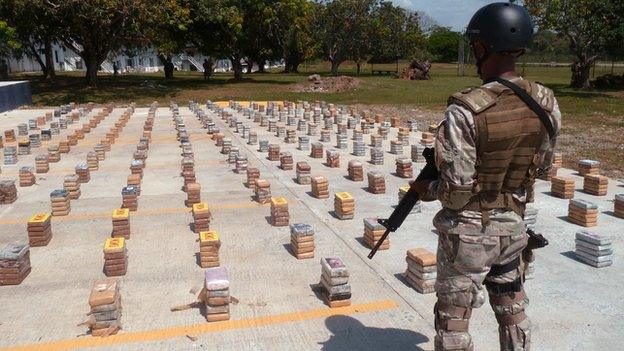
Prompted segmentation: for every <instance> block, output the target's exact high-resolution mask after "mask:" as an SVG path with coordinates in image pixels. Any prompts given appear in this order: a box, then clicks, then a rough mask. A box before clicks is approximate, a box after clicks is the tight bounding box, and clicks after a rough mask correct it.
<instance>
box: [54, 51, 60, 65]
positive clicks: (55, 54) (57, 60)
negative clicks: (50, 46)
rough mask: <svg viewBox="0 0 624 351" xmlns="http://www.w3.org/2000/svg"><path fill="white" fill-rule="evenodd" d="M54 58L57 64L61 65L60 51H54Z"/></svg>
mask: <svg viewBox="0 0 624 351" xmlns="http://www.w3.org/2000/svg"><path fill="white" fill-rule="evenodd" d="M54 58H56V63H59V59H58V51H56V50H54Z"/></svg>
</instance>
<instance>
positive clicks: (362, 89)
mask: <svg viewBox="0 0 624 351" xmlns="http://www.w3.org/2000/svg"><path fill="white" fill-rule="evenodd" d="M402 66H404V65H402ZM300 68H301V69H300V70H301V73H300V74H283V73H280V72H271V73H266V74H256V73H254V74H249V75H245V79H244V80H243V81H239V82H237V81H233V80H232V75H231V74H215V75H214V76H213V77H212V78H211V79H210V80H208V81H205V80H204V79H203V75H202V73H200V72H175V78H174V79H173V80H171V81H167V80H165V79H164V77H163V74H162V72H161V73H153V74H135V75H122V76H118V77H113V76H111V75H105V74H102V75H101V76H100V77H99V81H98V86H97V88H90V87H86V86H85V84H84V80H83V77H82V73H80V72H75V73H61V74H59V77H58V83H57V84H56V85H54V86H52V85H51V84H50V83H48V82H43V81H41V80H40V79H39V77H38V74H31V75H18V76H16V77H14V78H15V79H24V78H27V79H30V80H31V88H32V91H33V102H34V104H35V105H37V106H55V105H60V104H64V103H68V102H70V101H74V102H78V103H84V102H89V101H93V102H96V103H106V102H116V103H127V102H130V101H134V102H136V103H137V104H138V105H148V104H149V103H151V102H152V101H154V100H158V101H159V102H160V103H161V104H167V103H168V102H169V101H170V100H175V101H177V102H179V103H185V102H186V101H188V100H196V101H202V102H203V101H206V100H213V101H216V100H291V101H296V100H309V101H314V100H325V101H328V102H333V103H337V104H358V105H366V106H370V107H371V108H372V109H374V108H376V107H392V108H398V109H399V110H397V111H410V109H417V110H419V111H422V110H424V111H428V112H429V113H430V114H431V113H433V114H435V116H436V118H438V119H439V118H440V117H441V112H442V111H443V109H444V107H445V105H446V100H447V98H448V96H449V95H451V94H452V93H454V92H456V91H459V90H463V89H465V88H467V87H471V86H475V85H479V84H480V80H479V79H478V78H477V77H476V74H475V73H474V69H472V67H470V69H468V70H467V71H468V75H466V76H463V77H459V76H458V75H457V68H456V66H455V65H444V64H436V65H434V66H433V68H432V70H431V77H432V80H430V81H405V80H399V79H394V78H392V77H390V76H379V75H375V76H372V75H370V68H369V67H368V66H364V67H363V72H362V74H361V75H360V76H359V77H358V78H360V79H361V80H362V83H361V84H360V85H359V86H358V87H357V88H356V89H354V90H351V91H345V92H337V93H298V92H294V91H293V89H292V85H294V84H297V83H303V82H306V81H307V76H308V75H309V74H312V73H319V74H321V75H323V76H328V75H329V64H328V63H326V62H316V63H313V64H306V65H302V66H301V67H300ZM389 68H391V69H392V68H394V67H393V65H390V67H389ZM609 72H610V69H608V68H601V69H598V70H597V71H596V76H598V75H601V74H605V73H609ZM341 73H342V74H346V75H355V66H354V65H353V64H350V63H345V64H343V65H342V66H341ZM616 73H617V74H622V73H624V68H623V67H617V68H616ZM524 76H525V77H526V78H528V79H531V80H535V81H539V82H542V83H543V84H545V85H547V86H548V87H550V88H552V89H553V90H554V91H555V94H556V96H557V99H558V101H559V105H560V108H561V110H562V112H563V115H564V133H563V135H562V139H561V144H562V148H563V151H564V152H565V153H566V155H569V156H570V157H569V158H568V159H567V162H566V163H567V164H568V166H571V165H572V163H575V162H576V161H577V160H578V159H579V158H584V157H588V158H595V159H599V160H601V161H603V164H605V165H606V167H605V169H606V170H607V171H608V172H609V174H611V175H613V176H616V177H619V178H624V157H622V154H624V144H623V141H622V138H621V135H622V134H623V133H624V92H623V91H575V90H573V89H570V88H569V87H568V84H569V80H570V69H569V68H568V67H532V66H529V67H526V69H525V74H524ZM404 117H414V116H410V115H409V113H406V115H405V116H404Z"/></svg>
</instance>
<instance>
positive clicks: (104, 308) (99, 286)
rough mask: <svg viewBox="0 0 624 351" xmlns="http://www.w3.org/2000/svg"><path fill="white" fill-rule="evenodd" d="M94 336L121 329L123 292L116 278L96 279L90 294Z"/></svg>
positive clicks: (89, 322)
mask: <svg viewBox="0 0 624 351" xmlns="http://www.w3.org/2000/svg"><path fill="white" fill-rule="evenodd" d="M89 306H90V307H91V310H90V311H89V313H88V314H89V316H90V317H89V321H88V322H87V324H88V325H89V328H90V330H91V335H92V336H108V335H111V334H116V333H117V331H118V330H119V329H121V294H120V293H119V286H118V284H117V280H116V279H115V278H106V279H101V280H96V281H95V282H94V283H93V287H92V288H91V295H90V296H89Z"/></svg>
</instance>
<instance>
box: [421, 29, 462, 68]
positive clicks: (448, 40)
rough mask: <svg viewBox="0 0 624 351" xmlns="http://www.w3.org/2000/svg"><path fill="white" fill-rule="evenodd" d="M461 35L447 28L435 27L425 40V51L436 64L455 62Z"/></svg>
mask: <svg viewBox="0 0 624 351" xmlns="http://www.w3.org/2000/svg"><path fill="white" fill-rule="evenodd" d="M461 41H462V35H461V34H460V33H458V32H455V31H453V30H451V29H450V28H447V27H437V28H435V29H434V30H433V31H432V32H431V34H429V38H427V49H428V50H429V52H430V53H431V54H432V55H433V56H434V59H435V61H438V62H455V61H457V55H458V50H459V43H460V42H461Z"/></svg>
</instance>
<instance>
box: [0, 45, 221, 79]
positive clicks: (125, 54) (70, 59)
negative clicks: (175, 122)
mask: <svg viewBox="0 0 624 351" xmlns="http://www.w3.org/2000/svg"><path fill="white" fill-rule="evenodd" d="M40 56H41V59H42V61H44V62H45V56H44V54H43V53H41V54H40ZM206 58H207V56H204V55H200V54H197V55H189V54H179V55H176V56H175V57H174V59H173V65H174V67H175V69H176V70H178V71H200V72H203V71H204V68H203V62H204V59H206ZM52 60H53V62H54V68H55V71H57V72H63V71H66V72H67V71H84V70H85V65H84V62H83V60H82V58H81V57H80V56H78V54H76V52H74V51H73V50H72V49H70V48H67V47H65V46H63V45H59V44H56V43H55V44H53V47H52ZM113 63H116V65H117V69H118V71H119V73H121V74H122V73H140V72H158V71H162V70H163V63H162V62H161V61H160V59H159V58H158V56H157V54H156V52H155V51H154V49H153V48H151V47H150V48H145V49H141V50H134V52H132V50H123V49H122V50H119V51H118V52H115V53H111V54H110V55H109V57H108V59H107V60H105V61H104V62H103V63H102V66H101V72H106V73H113ZM231 68H232V65H231V63H230V61H229V60H219V61H217V63H216V67H215V72H227V71H230V70H231ZM37 71H41V66H40V65H39V63H38V62H37V60H35V59H32V58H30V57H26V56H23V57H21V58H19V59H15V58H10V59H9V72H10V73H18V72H37Z"/></svg>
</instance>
